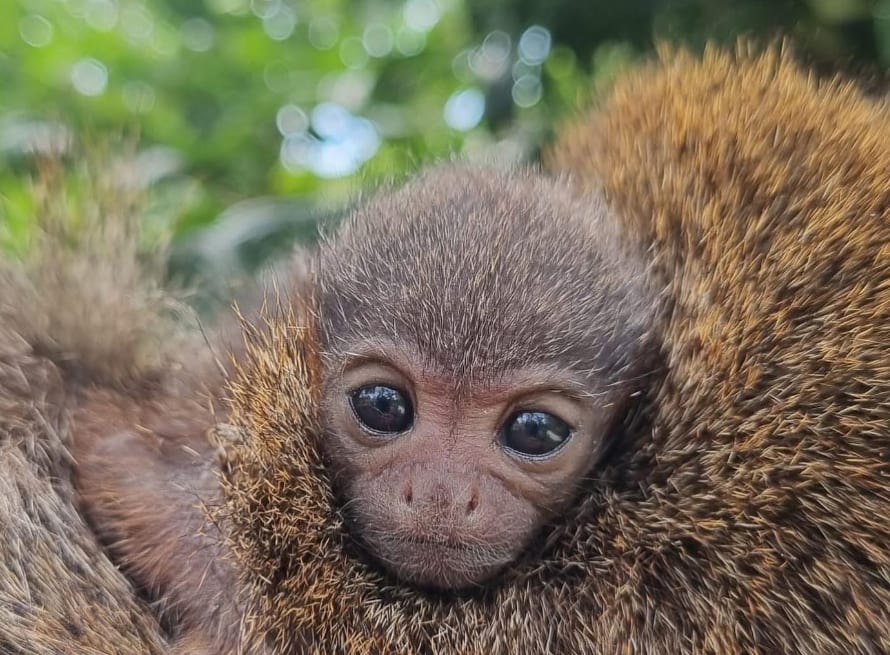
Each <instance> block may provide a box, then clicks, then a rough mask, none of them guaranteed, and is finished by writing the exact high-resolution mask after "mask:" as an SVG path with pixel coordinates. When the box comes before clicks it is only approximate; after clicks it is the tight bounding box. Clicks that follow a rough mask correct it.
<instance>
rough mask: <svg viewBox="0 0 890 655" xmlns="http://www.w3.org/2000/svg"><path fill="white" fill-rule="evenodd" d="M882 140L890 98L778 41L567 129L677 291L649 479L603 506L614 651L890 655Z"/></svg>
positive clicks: (888, 320) (588, 169)
mask: <svg viewBox="0 0 890 655" xmlns="http://www.w3.org/2000/svg"><path fill="white" fill-rule="evenodd" d="M888 144H890V115H888V113H887V112H886V108H885V106H882V105H881V104H879V103H877V102H874V101H872V100H870V99H868V98H866V97H864V96H863V95H862V94H861V93H860V92H859V91H858V90H857V88H856V87H855V86H854V85H853V84H851V83H847V82H842V81H838V80H828V81H819V80H817V79H815V77H814V76H812V75H810V74H807V73H806V72H804V71H801V70H800V69H799V68H797V66H796V65H795V64H794V63H792V61H791V60H790V58H789V57H788V56H787V55H786V54H784V53H781V52H778V51H768V52H766V53H764V54H762V55H760V56H751V55H747V54H744V53H742V54H738V55H736V56H733V55H730V54H727V53H723V52H719V51H716V50H708V51H707V52H706V53H705V55H704V57H703V58H702V59H696V58H694V57H692V56H691V55H689V54H685V53H672V54H670V56H668V57H666V58H665V61H664V62H663V63H660V64H658V65H653V66H650V67H648V68H645V69H643V70H641V71H639V72H637V73H635V74H633V75H630V76H628V77H627V78H625V79H624V80H623V81H621V82H619V83H618V84H617V86H616V87H615V88H614V90H613V92H612V94H611V97H610V98H609V99H608V100H607V101H606V102H605V103H604V105H603V106H602V107H601V108H600V109H599V110H598V111H596V112H594V113H592V114H591V115H590V116H588V117H586V118H584V119H582V120H580V121H578V122H577V123H576V124H575V125H573V126H570V127H568V128H566V129H564V130H563V131H562V132H561V138H560V140H559V142H558V143H557V144H556V146H555V147H554V148H553V150H552V151H551V153H550V165H551V166H552V167H553V168H555V169H558V170H568V171H572V172H574V173H575V174H576V176H577V178H578V179H579V181H580V182H582V183H588V184H596V185H598V186H601V187H603V188H604V189H605V191H606V193H607V196H608V197H609V201H610V203H611V205H612V206H613V207H614V208H615V209H616V210H617V211H618V212H619V214H620V215H621V216H622V217H623V218H624V221H625V224H626V226H627V229H628V230H629V231H630V232H631V233H632V234H635V235H636V236H637V237H638V238H639V240H640V241H641V243H642V245H643V246H644V247H647V248H649V249H650V252H651V254H652V256H653V257H654V258H655V260H656V264H657V270H658V271H660V275H661V277H662V279H663V280H664V282H665V283H667V284H669V285H670V286H669V297H670V299H671V301H672V303H673V308H672V311H671V313H670V315H669V318H668V321H667V323H666V326H665V334H664V338H663V342H664V351H665V357H666V363H667V367H666V370H667V379H666V381H665V384H664V385H663V387H662V390H661V392H660V394H659V395H658V396H657V397H656V398H655V399H654V403H653V408H654V409H655V414H654V417H655V418H654V425H653V428H652V431H651V433H647V434H645V435H641V437H640V438H638V439H637V441H636V443H635V444H634V446H633V449H635V450H636V451H637V452H636V454H635V455H634V454H633V453H631V454H629V457H632V458H633V459H635V460H636V464H635V467H634V468H635V470H636V471H637V474H636V475H635V476H633V477H632V478H629V479H627V481H628V482H631V483H633V484H635V485H637V486H638V489H637V490H634V489H633V488H632V485H621V486H620V487H618V488H613V490H612V492H613V493H614V494H615V496H614V498H615V500H616V502H615V503H614V504H611V505H610V506H606V507H605V508H604V512H603V514H602V515H601V518H600V526H602V527H601V529H602V530H604V531H605V532H604V534H609V533H612V534H611V538H610V539H609V541H611V543H612V544H614V545H613V547H612V549H611V552H612V565H611V567H610V568H611V571H610V573H609V574H608V577H607V579H608V580H610V581H611V585H610V586H611V587H612V589H613V592H614V593H615V594H616V596H615V597H616V598H617V599H625V600H623V601H622V600H613V601H612V602H609V603H605V604H604V607H605V611H604V612H603V614H602V615H601V616H600V617H599V619H598V624H599V625H600V626H602V627H603V628H604V631H603V632H602V633H601V635H602V636H601V638H600V641H599V646H598V647H600V648H602V649H603V651H604V652H614V651H616V650H617V649H618V646H619V644H620V643H621V642H622V641H623V642H624V643H631V644H635V645H636V646H637V649H639V650H642V651H651V650H654V649H658V650H659V651H661V652H679V651H681V650H683V651H691V652H713V653H718V652H719V653H750V652H763V653H774V652H795V653H872V652H887V651H890V613H888V611H887V608H888V607H890V548H888V546H887V544H888V543H890V520H888V518H887V517H888V516H890V405H888V399H890V349H888V344H890V149H888ZM619 465H620V463H619ZM622 487H624V488H623V489H622ZM619 525H620V526H621V530H620V532H613V530H614V528H615V526H619ZM597 584H602V582H598V583H597ZM619 590H620V591H619Z"/></svg>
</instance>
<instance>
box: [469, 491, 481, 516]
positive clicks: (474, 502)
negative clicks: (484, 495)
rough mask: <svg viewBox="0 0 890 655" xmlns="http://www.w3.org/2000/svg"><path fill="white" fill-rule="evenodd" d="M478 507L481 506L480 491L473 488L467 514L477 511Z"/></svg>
mask: <svg viewBox="0 0 890 655" xmlns="http://www.w3.org/2000/svg"><path fill="white" fill-rule="evenodd" d="M477 507H479V492H478V491H477V490H476V489H473V493H472V494H471V495H470V500H469V502H468V503H467V514H472V513H473V512H475V511H476V508H477Z"/></svg>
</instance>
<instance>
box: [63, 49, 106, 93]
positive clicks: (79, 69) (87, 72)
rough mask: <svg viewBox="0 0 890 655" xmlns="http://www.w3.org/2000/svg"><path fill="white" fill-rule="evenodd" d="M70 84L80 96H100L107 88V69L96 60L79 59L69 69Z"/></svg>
mask: <svg viewBox="0 0 890 655" xmlns="http://www.w3.org/2000/svg"><path fill="white" fill-rule="evenodd" d="M71 84H72V85H73V86H74V89H75V90H76V91H77V92H78V93H80V94H82V95H85V96H98V95H102V94H103V93H104V92H105V88H106V87H107V86H108V69H107V68H106V67H105V64H103V63H102V62H101V61H99V60H98V59H91V58H88V59H81V60H80V61H78V62H77V63H76V64H74V66H72V67H71Z"/></svg>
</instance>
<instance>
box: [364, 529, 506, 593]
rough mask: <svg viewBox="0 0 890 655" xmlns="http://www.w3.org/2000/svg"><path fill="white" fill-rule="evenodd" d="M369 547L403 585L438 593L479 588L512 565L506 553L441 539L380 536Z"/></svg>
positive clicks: (420, 536)
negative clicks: (406, 584)
mask: <svg viewBox="0 0 890 655" xmlns="http://www.w3.org/2000/svg"><path fill="white" fill-rule="evenodd" d="M368 546H370V550H371V553H372V555H374V556H375V559H377V560H378V561H380V563H381V564H382V565H383V566H384V567H385V568H386V569H387V570H389V571H390V572H391V573H393V574H394V575H395V576H396V577H398V578H399V579H400V580H402V581H403V582H406V583H408V584H411V585H415V586H418V587H421V588H429V589H433V590H439V591H445V590H459V589H465V588H470V587H474V586H478V585H480V584H482V583H484V582H486V581H488V580H489V579H491V578H492V577H494V576H495V575H497V574H498V572H500V571H501V570H502V569H503V568H504V566H506V565H507V564H508V563H509V562H510V561H512V554H511V553H508V552H506V551H505V550H503V549H500V548H496V547H493V546H490V545H478V544H469V543H466V542H464V541H460V540H457V539H449V538H446V537H442V536H438V535H410V536H396V535H378V536H377V538H376V539H373V540H372V541H371V542H370V543H368Z"/></svg>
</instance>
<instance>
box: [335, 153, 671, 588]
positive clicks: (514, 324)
mask: <svg viewBox="0 0 890 655" xmlns="http://www.w3.org/2000/svg"><path fill="white" fill-rule="evenodd" d="M317 270H318V284H319V296H320V318H321V332H322V350H323V363H324V377H325V381H324V391H323V393H322V410H323V412H322V413H323V420H324V422H325V429H326V436H325V444H326V447H327V450H328V454H329V457H330V459H331V460H332V462H333V464H334V468H335V474H336V477H337V481H338V485H339V487H340V488H341V489H342V493H343V495H344V496H345V502H346V507H347V510H348V515H349V516H350V518H351V521H352V524H353V525H354V529H355V531H356V533H357V535H358V536H359V537H360V539H361V541H362V542H363V543H364V544H365V546H366V547H367V549H368V550H369V551H370V553H371V554H372V555H373V556H374V558H375V559H377V560H378V561H379V562H380V563H381V564H383V565H384V566H385V567H386V568H388V569H389V570H390V571H391V572H392V573H394V574H395V575H396V576H398V577H399V578H400V579H402V580H404V581H406V582H409V583H412V584H415V585H419V586H423V587H432V588H439V589H457V588H463V587H469V586H473V585H478V584H480V583H482V582H484V581H486V580H488V579H490V578H491V577H492V576H494V575H496V574H497V573H498V572H500V571H501V570H502V569H504V568H505V567H506V566H508V565H509V564H510V563H511V562H513V561H514V560H516V559H517V557H519V556H520V555H521V554H522V553H523V551H524V550H525V549H526V547H527V546H528V545H529V542H530V541H531V540H532V539H533V538H534V537H535V536H536V535H537V534H538V532H539V531H540V530H541V528H542V526H543V525H545V524H546V523H548V522H550V521H553V520H555V519H558V517H559V515H560V514H561V513H562V512H565V511H566V509H567V508H568V507H569V506H570V504H571V503H572V502H573V501H574V500H575V499H577V497H578V495H579V493H583V489H584V481H585V480H586V479H587V478H588V476H589V475H590V473H591V469H592V468H593V467H595V466H596V464H597V461H598V458H599V457H600V456H601V455H602V453H603V451H604V446H605V444H606V441H607V436H608V435H609V433H610V431H611V429H612V428H613V427H614V425H615V423H616V421H617V420H618V419H619V418H620V417H621V415H622V414H623V411H624V410H625V409H626V408H627V405H628V402H629V401H630V398H631V396H632V395H633V394H634V393H635V392H636V391H638V390H639V388H640V385H641V379H642V377H644V376H645V374H646V373H647V371H648V369H649V367H650V366H651V364H652V357H651V354H650V352H649V351H650V350H651V349H652V345H651V341H650V339H651V332H652V325H653V316H654V311H655V309H654V305H655V303H654V296H653V294H652V292H651V290H650V288H649V286H648V284H647V281H646V270H645V267H644V265H643V263H642V262H641V261H640V260H639V259H637V258H635V257H634V256H633V255H632V254H631V252H630V251H629V250H628V248H627V247H626V246H625V245H624V244H623V243H622V239H621V235H620V232H619V230H618V225H617V222H616V221H615V219H614V218H613V217H611V216H610V214H609V211H608V209H607V208H606V206H605V204H604V203H603V201H602V199H600V198H598V197H596V196H584V197H579V196H578V195H576V194H575V193H574V192H573V191H572V190H571V189H570V188H569V187H567V186H566V185H565V184H563V183H561V182H557V181H553V180H547V179H545V178H542V177H538V176H536V175H534V174H531V173H521V174H505V173H496V172H491V171H486V170H477V169H465V168H459V167H450V168H444V169H440V170H436V171H432V172H429V173H427V174H426V175H424V176H421V177H419V178H418V179H416V180H414V181H413V182H411V183H410V184H408V185H407V186H405V187H403V188H401V189H400V190H397V191H395V192H392V193H384V194H381V195H380V196H379V197H377V198H376V199H375V200H373V201H371V202H370V203H369V204H367V205H366V206H364V207H363V208H362V209H360V210H358V211H357V212H356V213H355V214H354V215H353V216H352V217H351V218H350V219H349V220H348V221H347V222H346V224H345V225H343V226H342V227H341V229H340V230H339V231H338V232H337V233H336V235H335V236H333V237H332V238H330V239H326V240H325V241H324V242H323V244H322V246H321V248H320V250H319V254H318V269H317Z"/></svg>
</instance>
